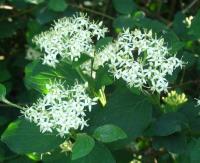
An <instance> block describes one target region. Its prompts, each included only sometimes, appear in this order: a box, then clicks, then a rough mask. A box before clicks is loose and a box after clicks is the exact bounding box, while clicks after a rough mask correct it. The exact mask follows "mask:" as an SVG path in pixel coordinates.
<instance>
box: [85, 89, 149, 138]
mask: <svg viewBox="0 0 200 163" xmlns="http://www.w3.org/2000/svg"><path fill="white" fill-rule="evenodd" d="M120 87H121V88H119V89H117V90H116V91H114V92H113V93H112V94H111V96H110V97H109V100H108V103H107V104H106V106H105V107H103V108H102V107H101V106H100V105H96V107H98V108H94V109H93V111H92V112H91V113H90V114H88V116H89V119H90V121H89V122H90V126H89V127H88V128H87V129H86V130H89V132H91V133H94V131H95V130H96V128H97V127H99V126H102V125H105V124H113V125H116V126H118V127H120V128H121V129H122V130H123V131H124V132H125V133H126V134H127V137H128V139H129V140H133V139H134V138H136V137H138V136H140V135H142V134H143V131H144V130H145V129H146V128H147V126H148V125H149V124H150V122H151V120H152V107H151V104H150V103H149V102H148V99H147V98H146V97H145V96H144V95H134V94H133V93H131V92H130V91H129V90H128V89H127V88H126V87H122V86H120Z"/></svg>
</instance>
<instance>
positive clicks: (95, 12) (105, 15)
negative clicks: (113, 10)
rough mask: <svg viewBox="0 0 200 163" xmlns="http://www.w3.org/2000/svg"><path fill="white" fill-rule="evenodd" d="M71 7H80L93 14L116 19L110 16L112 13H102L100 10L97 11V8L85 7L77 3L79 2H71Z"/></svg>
mask: <svg viewBox="0 0 200 163" xmlns="http://www.w3.org/2000/svg"><path fill="white" fill-rule="evenodd" d="M69 5H70V6H71V7H74V8H78V9H80V10H85V11H88V12H91V13H93V14H96V15H100V16H102V17H105V18H108V19H111V20H114V17H112V16H110V15H107V14H104V13H101V12H99V11H95V10H92V9H89V8H86V7H83V6H82V5H77V4H69Z"/></svg>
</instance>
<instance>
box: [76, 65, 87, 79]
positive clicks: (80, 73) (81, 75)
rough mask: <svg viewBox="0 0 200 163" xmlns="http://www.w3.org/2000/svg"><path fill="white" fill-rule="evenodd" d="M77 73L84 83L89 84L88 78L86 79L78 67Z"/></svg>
mask: <svg viewBox="0 0 200 163" xmlns="http://www.w3.org/2000/svg"><path fill="white" fill-rule="evenodd" d="M76 71H77V72H78V74H79V75H80V77H81V79H82V80H83V81H84V82H87V80H86V78H85V77H84V75H83V73H82V71H81V70H80V68H79V67H76Z"/></svg>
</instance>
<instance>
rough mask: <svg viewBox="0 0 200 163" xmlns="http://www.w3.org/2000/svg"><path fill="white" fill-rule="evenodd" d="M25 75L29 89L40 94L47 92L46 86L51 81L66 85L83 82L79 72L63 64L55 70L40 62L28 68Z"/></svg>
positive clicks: (31, 64)
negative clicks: (59, 81)
mask: <svg viewBox="0 0 200 163" xmlns="http://www.w3.org/2000/svg"><path fill="white" fill-rule="evenodd" d="M63 70H64V71H63ZM25 73H26V76H25V84H26V86H27V88H29V89H35V90H37V91H40V92H45V91H46V86H45V85H46V84H47V83H49V82H50V81H54V80H61V81H65V84H66V85H72V84H73V83H74V81H75V80H81V79H80V76H79V75H78V73H77V71H76V70H75V69H73V68H72V66H71V65H69V64H67V63H62V64H61V65H60V66H59V67H57V68H56V69H54V68H50V67H48V66H46V65H42V64H41V62H40V61H35V62H33V63H30V64H29V65H28V66H27V67H26V69H25Z"/></svg>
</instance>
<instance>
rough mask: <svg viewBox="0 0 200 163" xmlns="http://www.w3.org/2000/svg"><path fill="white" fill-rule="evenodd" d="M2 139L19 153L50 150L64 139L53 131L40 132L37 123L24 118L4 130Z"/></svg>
mask: <svg viewBox="0 0 200 163" xmlns="http://www.w3.org/2000/svg"><path fill="white" fill-rule="evenodd" d="M1 140H2V141H3V142H4V143H6V144H7V146H8V147H9V148H10V149H11V150H13V151H14V152H16V153H19V154H25V153H31V152H38V153H44V152H48V151H50V150H52V149H54V148H56V147H58V146H59V145H60V144H61V143H62V142H63V141H64V140H63V139H61V138H60V137H57V136H56V135H54V134H52V133H49V134H42V133H40V131H39V128H38V127H37V126H36V125H34V124H33V123H30V122H28V121H26V120H24V119H20V120H17V121H15V122H12V123H11V124H10V125H9V126H8V128H7V129H6V130H5V131H4V133H3V135H2V136H1Z"/></svg>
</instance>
